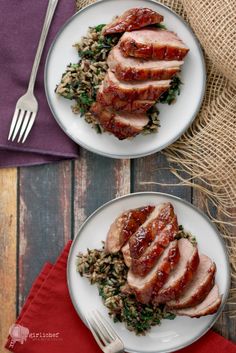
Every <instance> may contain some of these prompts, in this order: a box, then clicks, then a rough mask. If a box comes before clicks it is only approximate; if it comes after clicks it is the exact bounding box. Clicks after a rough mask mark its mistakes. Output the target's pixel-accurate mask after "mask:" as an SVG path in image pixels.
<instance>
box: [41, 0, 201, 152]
mask: <svg viewBox="0 0 236 353" xmlns="http://www.w3.org/2000/svg"><path fill="white" fill-rule="evenodd" d="M132 7H149V8H151V9H153V10H156V11H157V12H160V13H161V14H162V15H163V16H164V18H165V19H164V23H165V25H166V26H167V28H168V29H169V30H172V31H175V32H176V33H177V34H178V35H179V37H180V38H181V39H182V40H183V41H184V43H185V44H186V45H187V46H188V47H189V48H190V52H189V53H188V55H187V57H186V60H185V63H184V65H183V67H182V73H181V80H182V82H183V83H184V84H183V85H182V86H181V94H180V96H179V97H178V99H177V102H176V103H175V104H173V105H171V106H169V105H167V104H159V105H158V109H159V110H160V123H161V127H160V130H159V132H158V133H157V134H151V135H148V136H142V135H139V136H137V137H135V138H133V139H132V140H123V141H119V140H118V139H117V138H116V137H114V136H113V135H110V134H108V133H103V134H97V133H96V131H95V130H94V129H92V128H91V126H90V125H89V124H87V123H86V122H85V121H84V119H83V118H82V119H81V117H80V116H79V115H75V114H73V113H72V111H71V108H70V107H71V105H72V102H71V101H68V100H66V99H64V98H62V97H59V96H58V95H56V94H55V92H54V90H55V87H56V85H57V84H58V83H59V82H60V80H61V76H62V73H63V72H64V71H65V68H66V66H67V65H68V64H69V63H77V62H78V54H77V52H76V49H75V48H73V47H72V45H73V44H74V43H76V42H78V41H79V40H80V39H81V37H82V36H83V35H85V34H86V32H87V30H88V27H89V26H95V25H98V24H100V23H109V22H110V21H111V20H112V18H113V17H114V16H116V15H120V14H122V13H123V12H124V11H125V10H127V9H129V8H132ZM205 80H206V74H205V63H204V58H203V54H202V50H201V48H200V45H199V43H198V41H197V39H196V37H195V36H194V34H193V32H192V30H191V29H190V27H189V26H188V25H187V24H186V23H185V22H184V21H183V19H182V18H180V17H179V16H178V15H176V14H175V13H174V12H173V11H171V10H170V9H169V8H167V7H165V6H163V5H161V4H159V3H157V2H154V1H152V0H103V1H98V2H96V3H94V4H92V5H90V6H88V7H86V8H84V9H83V10H81V11H79V12H78V13H77V14H75V15H74V16H73V17H71V18H70V19H69V20H68V21H67V22H66V23H65V25H64V26H63V27H62V29H61V30H60V31H59V33H58V35H57V36H56V38H55V40H54V42H53V44H52V46H51V48H50V50H49V53H48V58H47V62H46V66H45V80H44V81H45V90H46V95H47V100H48V104H49V106H50V108H51V111H52V113H53V115H54V117H55V119H56V121H57V122H58V124H59V125H60V126H61V128H62V129H63V130H64V131H65V133H66V134H67V135H68V136H69V137H70V138H71V139H72V140H74V141H75V142H76V143H78V144H79V145H81V146H82V147H84V148H86V149H88V150H90V151H92V152H95V153H98V154H101V155H104V156H108V157H113V158H137V157H143V156H146V155H149V154H152V153H154V152H157V151H160V150H161V149H163V148H165V147H166V146H168V145H170V144H171V143H173V142H174V141H175V140H177V139H178V138H179V137H180V136H181V135H182V134H183V133H184V131H185V130H186V129H187V128H188V126H189V125H190V124H191V123H192V121H193V120H194V118H195V116H196V114H197V112H198V111H199V109H200V106H201V103H202V99H203V96H204V92H205Z"/></svg>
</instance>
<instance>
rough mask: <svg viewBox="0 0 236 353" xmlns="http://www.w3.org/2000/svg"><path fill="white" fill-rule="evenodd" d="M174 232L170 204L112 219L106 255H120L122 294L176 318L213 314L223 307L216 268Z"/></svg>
mask: <svg viewBox="0 0 236 353" xmlns="http://www.w3.org/2000/svg"><path fill="white" fill-rule="evenodd" d="M178 229H179V227H178V222H177V217H176V214H175V212H174V208H173V205H172V204H171V203H163V204H159V205H156V206H150V205H148V206H143V207H139V208H136V209H132V210H128V211H124V212H123V213H122V214H121V215H120V216H119V217H117V218H116V219H115V221H114V222H113V223H112V225H111V227H110V229H109V232H108V235H107V240H106V244H105V249H106V251H107V252H108V253H114V252H117V251H122V253H123V257H124V262H125V264H126V265H127V267H128V274H127V282H126V284H125V285H124V288H123V290H122V292H123V293H125V294H127V295H129V294H134V295H135V296H136V299H137V301H139V302H140V303H143V304H148V303H152V304H154V305H159V304H161V305H166V308H167V310H168V311H170V312H173V313H175V314H177V315H185V316H189V317H201V316H204V315H210V314H213V313H215V312H216V311H217V310H218V308H219V306H220V304H221V296H220V295H219V290H218V287H217V285H215V272H216V265H215V263H214V262H213V261H212V260H211V259H210V258H209V257H208V256H206V255H204V254H200V255H199V253H198V247H197V245H196V244H195V243H193V242H192V241H190V239H188V237H187V238H185V237H181V238H180V239H179V233H178Z"/></svg>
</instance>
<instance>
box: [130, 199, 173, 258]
mask: <svg viewBox="0 0 236 353" xmlns="http://www.w3.org/2000/svg"><path fill="white" fill-rule="evenodd" d="M173 217H174V209H173V206H172V205H171V204H170V203H167V204H162V205H160V206H157V207H156V208H155V210H154V211H153V212H152V214H151V215H150V217H149V219H148V220H147V221H146V223H145V224H143V226H141V227H140V228H139V229H138V230H137V232H136V233H134V234H133V235H132V237H131V238H130V239H129V246H130V253H131V257H132V259H138V258H139V257H140V256H141V255H142V254H143V253H144V251H145V250H146V249H147V248H148V247H149V246H150V245H151V243H152V242H153V241H154V239H155V238H156V237H158V236H159V234H161V238H160V244H161V245H166V246H167V245H168V243H169V242H170V241H171V240H173V239H174V236H175V234H174V233H173V234H171V233H170V232H169V231H167V232H163V233H161V231H162V230H163V229H164V228H165V227H166V226H167V224H168V223H171V222H172V218H173Z"/></svg>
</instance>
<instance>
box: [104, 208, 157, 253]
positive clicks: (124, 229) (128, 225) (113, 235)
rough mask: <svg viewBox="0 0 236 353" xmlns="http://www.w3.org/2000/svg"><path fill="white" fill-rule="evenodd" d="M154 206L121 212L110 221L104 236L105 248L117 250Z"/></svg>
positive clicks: (110, 251) (109, 251)
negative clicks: (105, 236)
mask: <svg viewBox="0 0 236 353" xmlns="http://www.w3.org/2000/svg"><path fill="white" fill-rule="evenodd" d="M153 209H154V206H144V207H140V208H135V209H133V210H128V211H125V212H123V213H122V214H121V215H120V216H119V217H117V218H116V220H115V221H114V222H113V223H112V225H111V227H110V229H109V232H108V234H107V238H106V244H105V250H106V251H107V252H108V253H116V252H118V251H119V250H120V249H121V248H122V246H123V245H124V244H125V243H126V242H127V241H128V239H129V238H130V236H131V235H132V234H133V233H134V232H136V230H137V229H138V228H139V227H140V226H141V225H142V224H143V223H144V222H145V221H146V219H147V217H148V216H149V214H150V213H151V212H152V210H153Z"/></svg>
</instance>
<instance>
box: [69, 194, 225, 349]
mask: <svg viewBox="0 0 236 353" xmlns="http://www.w3.org/2000/svg"><path fill="white" fill-rule="evenodd" d="M168 201H169V202H171V203H172V204H173V206H174V208H175V212H176V214H177V217H178V221H179V224H182V225H183V226H184V228H185V229H186V230H189V231H190V232H192V234H194V235H195V236H196V238H197V241H198V248H199V251H200V253H204V254H206V255H208V256H209V257H210V258H211V259H212V260H213V261H215V263H216V266H217V269H218V271H217V273H216V283H217V284H218V286H219V290H220V293H221V294H223V299H222V305H221V308H220V309H219V311H218V312H217V314H215V315H209V316H205V317H202V318H200V319H190V318H187V317H177V318H176V319H175V320H173V321H170V320H163V321H162V324H161V326H155V327H153V328H152V330H151V331H150V332H149V333H148V334H147V335H146V336H136V335H135V334H134V333H132V332H130V331H128V330H127V329H126V328H125V326H124V324H122V323H116V324H115V323H113V322H112V320H111V319H110V318H109V316H108V314H107V309H106V308H105V306H104V305H103V303H102V300H101V297H99V295H98V290H97V287H96V285H90V283H89V281H88V280H87V279H86V278H82V277H81V276H80V275H79V274H78V273H77V272H76V256H77V254H78V253H79V252H86V250H87V248H90V249H95V248H97V249H99V248H101V241H103V240H105V238H106V234H107V231H108V229H109V227H110V225H111V223H112V222H113V221H114V219H115V218H116V217H117V216H118V215H119V214H120V213H121V212H123V211H124V210H127V209H130V208H135V207H140V206H143V205H148V204H153V205H155V204H158V203H161V202H168ZM67 279H68V287H69V291H70V296H71V299H72V302H73V304H74V307H75V309H76V310H77V312H78V314H79V315H80V317H81V319H82V320H83V321H85V319H84V317H85V315H86V312H88V311H89V310H91V309H94V308H95V309H98V310H99V311H100V312H101V313H102V314H103V315H104V316H105V317H106V318H107V320H109V321H110V323H111V325H112V326H113V328H114V329H115V330H116V332H117V333H118V334H119V336H120V337H121V338H122V340H123V342H124V345H125V351H126V352H142V353H151V352H156V353H158V352H162V353H164V352H173V351H176V350H178V349H180V348H183V347H185V346H188V345H189V344H191V343H193V342H194V341H196V340H197V339H199V338H200V337H201V336H202V335H203V334H204V333H206V332H207V331H208V330H209V329H210V327H211V326H212V325H213V324H214V322H215V321H216V319H217V318H218V316H219V315H220V313H221V311H222V309H223V306H224V304H225V302H226V299H227V296H228V292H229V285H230V268H229V261H228V256H227V251H226V248H225V245H224V242H223V240H222V238H221V236H220V235H219V233H218V231H217V229H216V228H215V226H214V225H213V224H212V223H211V222H210V220H209V219H208V218H207V217H206V216H205V215H204V214H203V213H202V212H200V211H199V210H198V209H196V208H195V207H194V206H193V205H191V204H189V203H188V202H186V201H183V200H181V199H179V198H177V197H174V196H172V195H168V194H162V193H155V192H143V193H136V194H131V195H127V196H124V197H121V198H118V199H115V200H112V201H110V202H108V203H106V204H105V205H103V206H102V207H100V208H99V209H98V210H97V211H95V212H94V213H93V214H92V215H91V216H90V217H89V218H88V219H87V221H86V222H85V223H84V224H83V225H82V227H81V228H80V230H79V233H78V235H77V237H76V238H75V239H74V241H73V244H72V247H71V250H70V254H69V259H68V265H67ZM85 323H86V322H85Z"/></svg>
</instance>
